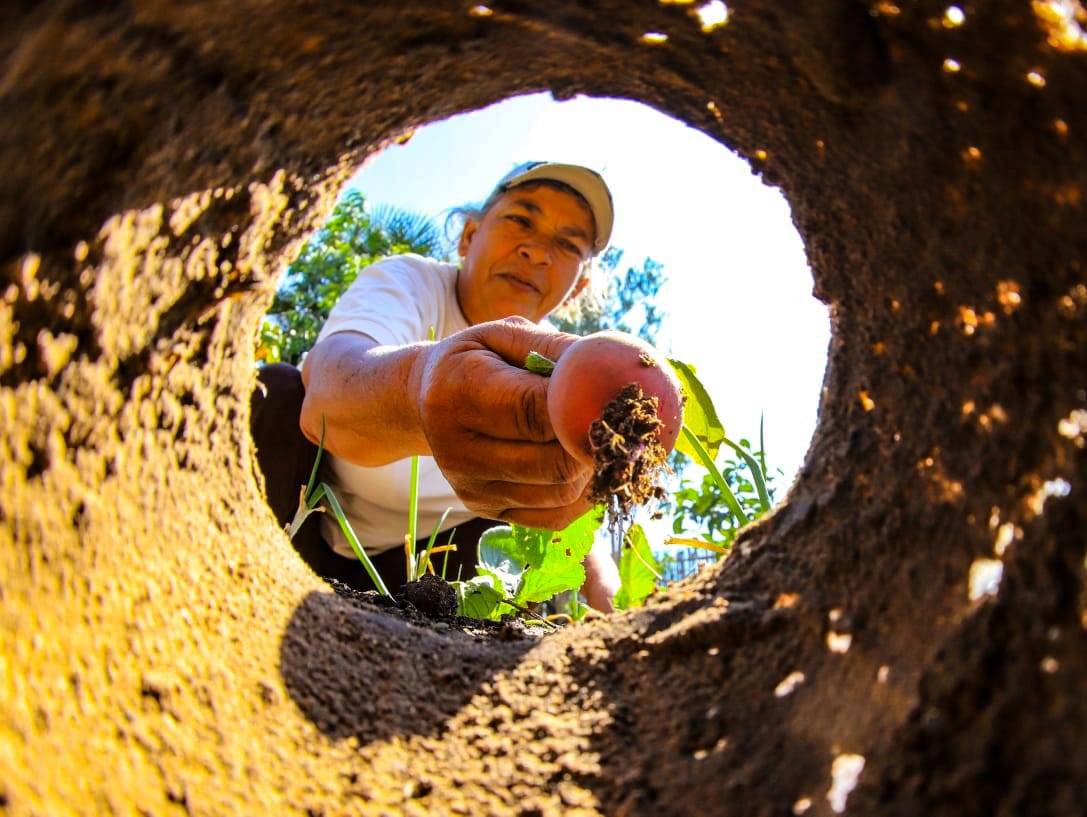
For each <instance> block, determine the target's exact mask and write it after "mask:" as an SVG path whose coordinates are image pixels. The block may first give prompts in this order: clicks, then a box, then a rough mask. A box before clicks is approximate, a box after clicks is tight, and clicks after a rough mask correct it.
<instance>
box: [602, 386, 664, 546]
mask: <svg viewBox="0 0 1087 817" xmlns="http://www.w3.org/2000/svg"><path fill="white" fill-rule="evenodd" d="M657 404H658V400H657V398H656V397H655V396H647V395H646V394H645V393H644V392H643V391H642V387H641V386H639V385H638V384H637V383H628V384H627V385H626V386H624V387H623V389H622V390H621V391H620V392H619V394H617V395H616V396H615V399H614V400H612V401H611V402H610V403H608V405H607V406H605V407H604V413H603V415H602V416H601V417H600V418H599V419H597V420H594V421H593V423H592V425H590V426H589V443H590V445H591V446H592V451H593V462H594V468H593V480H592V483H591V485H590V494H589V498H590V500H591V501H592V502H593V503H595V504H603V505H604V506H605V507H606V517H607V518H606V520H605V521H606V523H607V526H608V529H609V530H611V531H612V533H613V534H614V533H616V532H617V531H619V530H621V529H622V528H624V527H625V526H626V525H627V524H628V523H629V520H630V518H631V515H632V514H633V513H634V509H635V508H636V507H637V506H639V505H644V504H645V503H646V502H649V501H650V500H653V499H656V500H661V499H664V498H665V492H664V488H663V487H661V480H662V477H663V475H664V474H665V473H666V472H667V470H668V452H667V451H665V450H664V446H662V445H661V444H660V438H659V434H658V429H659V428H660V425H661V421H660V419H659V418H658V417H657Z"/></svg>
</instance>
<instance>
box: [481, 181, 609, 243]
mask: <svg viewBox="0 0 1087 817" xmlns="http://www.w3.org/2000/svg"><path fill="white" fill-rule="evenodd" d="M535 181H553V182H562V183H563V184H566V185H569V186H570V187H572V188H573V189H574V190H576V191H577V192H578V193H580V194H581V197H582V198H583V199H585V201H586V202H587V203H588V205H589V209H590V210H592V213H593V220H594V221H595V222H596V240H595V241H594V242H593V254H594V255H595V254H596V253H599V252H600V251H601V250H603V249H604V248H605V247H606V246H608V241H609V240H610V239H611V228H612V225H613V223H614V222H615V213H614V210H613V209H612V201H611V191H610V190H609V189H608V185H607V184H606V183H605V182H604V178H603V177H602V176H601V175H600V174H599V173H597V172H596V171H595V170H590V169H589V168H587V167H582V166H581V165H565V164H559V163H556V162H525V163H524V164H520V165H517V167H515V168H514V169H513V170H511V171H510V172H509V173H507V174H506V175H505V176H504V177H502V180H501V181H500V182H499V183H498V184H497V185H495V188H494V192H492V193H491V195H490V197H489V198H488V201H490V200H492V199H494V198H495V197H496V196H497V195H498V194H500V193H503V192H505V191H506V190H509V189H510V188H511V187H517V186H518V185H521V184H525V183H527V182H535Z"/></svg>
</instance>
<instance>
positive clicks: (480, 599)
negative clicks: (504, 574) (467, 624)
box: [450, 575, 503, 621]
mask: <svg viewBox="0 0 1087 817" xmlns="http://www.w3.org/2000/svg"><path fill="white" fill-rule="evenodd" d="M450 584H451V585H453V589H454V590H455V591H456V593H457V615H460V616H467V617H468V618H478V619H482V620H484V621H486V620H491V621H496V620H497V619H498V616H499V612H498V611H499V607H500V606H501V604H502V601H503V597H502V593H501V591H499V590H496V589H495V588H494V585H493V584H492V583H491V578H490V577H489V576H482V575H481V576H473V577H472V578H471V579H469V580H468V581H466V582H450Z"/></svg>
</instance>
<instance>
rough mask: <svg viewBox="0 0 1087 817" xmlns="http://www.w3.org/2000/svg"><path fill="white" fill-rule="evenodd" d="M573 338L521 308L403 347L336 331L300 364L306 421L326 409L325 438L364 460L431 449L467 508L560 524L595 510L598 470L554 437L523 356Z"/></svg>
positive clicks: (550, 351) (558, 350)
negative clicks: (517, 313)
mask: <svg viewBox="0 0 1087 817" xmlns="http://www.w3.org/2000/svg"><path fill="white" fill-rule="evenodd" d="M575 340H576V338H575V337H574V336H572V335H565V334H562V333H558V332H553V331H549V330H547V329H542V328H540V327H538V326H537V325H536V324H533V323H531V322H529V321H526V320H524V319H520V318H507V319H505V320H501V321H493V322H490V323H483V324H479V325H477V326H473V327H470V328H469V329H465V330H463V331H461V332H458V333H457V334H455V335H452V336H450V337H449V338H446V339H445V340H443V341H439V342H437V343H417V344H411V345H409V346H402V347H387V346H379V345H378V344H377V343H376V342H375V341H374V340H373V339H372V338H369V337H367V336H366V335H360V334H355V333H339V334H335V335H332V336H330V337H328V338H326V339H324V340H322V341H321V342H320V343H318V344H317V345H316V346H315V347H314V348H313V350H312V351H311V352H310V354H309V355H308V356H307V358H306V362H305V364H304V366H303V369H302V378H303V382H304V383H305V385H306V400H305V403H304V405H303V409H302V418H301V425H302V430H303V432H304V433H305V434H306V436H307V437H309V438H310V439H311V440H314V441H317V440H319V439H320V435H321V424H322V417H323V418H324V423H325V429H326V431H325V447H326V448H327V449H328V450H329V451H331V452H332V453H334V454H335V455H336V456H338V457H342V458H344V459H346V460H348V461H350V462H355V463H358V464H360V465H369V466H372V465H383V464H385V463H388V462H392V461H394V460H397V459H402V458H404V457H408V456H412V455H415V454H430V455H432V456H433V457H434V459H435V460H436V462H437V463H438V467H439V468H441V470H442V472H443V473H444V474H445V477H446V479H447V480H449V483H450V484H451V485H452V486H453V489H454V490H455V491H456V492H457V495H458V496H459V497H460V498H461V500H462V501H463V502H464V504H465V505H466V506H467V507H468V508H469V509H470V510H472V511H474V512H476V513H478V514H480V515H481V516H486V517H489V518H492V519H502V520H506V521H512V522H517V523H518V524H522V525H527V526H530V527H536V528H547V529H551V530H559V529H561V528H562V527H565V526H566V525H567V524H569V523H570V522H572V521H573V520H574V519H576V518H577V517H578V516H580V515H581V514H583V513H585V512H586V511H588V510H589V508H590V505H589V503H588V502H587V501H586V500H585V499H583V498H582V495H583V494H584V492H585V488H586V485H587V484H588V481H589V477H590V474H589V471H588V469H587V468H586V467H585V466H583V465H581V464H580V463H578V462H577V461H576V460H574V459H573V458H572V457H570V456H569V455H568V454H567V453H566V452H565V451H564V450H563V448H562V446H561V445H559V443H558V442H556V440H555V434H554V431H553V429H552V428H551V423H550V420H549V419H548V416H547V383H546V381H545V380H544V379H543V378H541V377H539V376H538V375H534V374H532V373H530V372H528V371H525V370H524V368H523V363H524V359H525V357H526V356H527V355H528V353H529V352H530V351H537V352H540V353H541V354H544V355H546V356H548V357H550V358H552V359H557V358H558V357H560V356H561V355H562V353H563V351H564V350H565V349H566V348H567V347H568V346H569V345H570V344H571V343H573V342H574V341H575Z"/></svg>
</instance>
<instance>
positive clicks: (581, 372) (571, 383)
mask: <svg viewBox="0 0 1087 817" xmlns="http://www.w3.org/2000/svg"><path fill="white" fill-rule="evenodd" d="M629 383H637V384H638V385H639V386H641V388H642V391H643V392H644V393H645V394H646V395H647V396H650V397H654V396H655V397H656V398H657V400H658V405H657V418H658V419H659V420H660V421H661V426H660V429H659V431H658V439H659V442H660V444H661V445H662V446H663V447H664V450H665V453H668V452H671V450H672V449H673V448H674V447H675V444H676V438H677V437H679V432H680V428H681V426H682V425H683V388H682V386H680V383H679V379H678V378H677V377H676V375H675V372H673V371H672V366H671V364H669V363H668V361H667V359H665V358H664V356H663V355H661V354H659V353H658V352H657V350H656V349H654V348H653V347H652V346H650V345H649V344H647V343H645V342H644V341H642V340H640V339H639V338H636V337H634V336H633V335H627V334H625V333H623V332H612V331H605V332H597V333H595V334H592V335H588V336H586V337H584V338H582V339H581V340H579V341H577V342H576V343H574V344H573V345H572V346H570V347H569V348H568V349H567V350H566V351H565V352H563V354H562V357H560V358H559V360H558V362H557V363H556V364H555V370H554V371H553V372H552V373H551V382H550V383H549V385H548V389H547V410H548V413H549V414H550V416H551V425H552V426H553V427H554V429H555V436H556V437H557V438H558V440H559V442H560V443H561V444H562V447H563V448H565V449H566V450H567V451H568V452H570V454H571V455H572V456H574V457H576V458H577V459H579V460H581V461H582V462H584V463H585V464H586V465H590V466H591V465H593V464H594V463H593V453H592V447H591V445H590V443H589V427H590V426H591V425H592V423H593V421H594V420H598V419H600V417H601V416H602V415H603V413H604V408H605V406H607V405H608V403H610V402H611V401H612V400H614V399H615V397H616V395H618V394H619V392H620V391H621V390H622V389H623V387H624V386H626V385H627V384H629Z"/></svg>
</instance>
